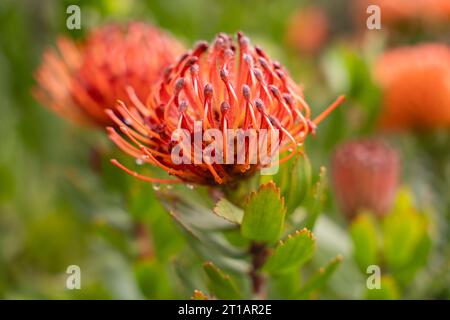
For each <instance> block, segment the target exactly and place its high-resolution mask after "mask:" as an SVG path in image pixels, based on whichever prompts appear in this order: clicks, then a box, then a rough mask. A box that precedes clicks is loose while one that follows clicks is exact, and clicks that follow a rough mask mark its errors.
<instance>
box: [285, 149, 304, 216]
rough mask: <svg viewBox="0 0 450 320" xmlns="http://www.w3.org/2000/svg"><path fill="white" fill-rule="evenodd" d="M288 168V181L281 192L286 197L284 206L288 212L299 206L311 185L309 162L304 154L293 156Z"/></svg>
mask: <svg viewBox="0 0 450 320" xmlns="http://www.w3.org/2000/svg"><path fill="white" fill-rule="evenodd" d="M289 169H290V170H289V172H288V173H287V176H288V181H289V183H288V185H287V187H286V189H285V190H283V192H282V194H283V196H284V197H285V198H286V207H287V210H288V213H289V214H290V213H292V212H294V210H295V209H296V208H297V207H298V206H300V204H301V203H302V202H303V200H304V199H305V196H306V194H307V193H308V192H309V189H310V187H311V163H310V162H309V159H308V158H307V157H306V155H305V156H303V157H298V158H295V159H294V162H293V163H292V165H291V166H290V167H289Z"/></svg>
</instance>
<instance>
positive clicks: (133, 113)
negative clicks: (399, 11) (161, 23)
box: [107, 33, 343, 185]
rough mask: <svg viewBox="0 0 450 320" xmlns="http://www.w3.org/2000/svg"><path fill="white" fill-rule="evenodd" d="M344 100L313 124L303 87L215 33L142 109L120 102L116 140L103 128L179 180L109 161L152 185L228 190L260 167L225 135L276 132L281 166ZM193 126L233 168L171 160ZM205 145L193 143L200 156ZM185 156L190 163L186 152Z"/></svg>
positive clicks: (242, 41) (241, 42)
mask: <svg viewBox="0 0 450 320" xmlns="http://www.w3.org/2000/svg"><path fill="white" fill-rule="evenodd" d="M342 99H343V98H342V97H340V98H339V99H338V100H337V101H336V102H335V103H334V104H333V105H331V106H330V107H329V108H328V109H327V110H325V111H324V112H323V113H322V114H321V115H319V116H318V117H317V118H315V119H314V120H311V119H310V116H311V114H310V108H309V106H308V104H307V103H306V102H305V100H304V98H303V91H302V88H301V87H300V86H298V85H296V84H295V83H294V82H293V80H292V79H291V78H290V77H289V75H288V74H287V72H286V71H285V70H284V69H283V68H282V67H281V66H280V64H279V63H277V62H274V61H272V60H271V59H270V58H269V57H268V56H267V55H266V54H265V53H264V51H262V50H261V49H260V48H258V47H253V46H252V45H250V43H249V40H248V38H247V37H245V36H243V35H242V34H240V33H239V34H238V45H237V46H236V45H235V43H234V42H233V40H232V38H231V37H229V36H228V35H224V34H220V35H218V36H217V38H216V39H215V41H214V43H213V44H212V46H211V47H210V48H209V46H208V44H207V43H206V42H201V43H199V44H198V45H197V46H196V47H195V48H194V49H193V50H192V51H190V52H188V53H186V54H184V55H182V56H181V57H180V59H179V60H178V62H177V63H175V64H173V65H172V66H170V67H169V68H168V69H167V70H166V72H165V75H164V77H163V78H162V79H161V80H160V82H159V83H158V84H157V85H156V86H155V88H154V90H153V92H152V94H151V96H150V97H149V99H147V105H144V104H143V103H142V102H140V101H137V99H135V101H133V104H132V105H127V104H125V103H122V102H119V103H118V106H117V108H116V110H117V112H114V111H113V110H108V111H107V112H108V113H109V115H110V117H111V118H112V119H114V121H115V123H116V124H117V126H118V127H119V128H120V130H121V132H122V135H121V134H119V133H118V132H117V131H116V130H115V129H113V128H108V130H109V135H110V138H111V139H112V141H114V142H115V143H116V144H117V145H118V146H119V147H120V148H121V149H122V150H123V151H125V152H126V153H128V154H130V155H131V156H133V157H135V158H136V159H140V161H143V162H146V163H149V164H152V165H155V166H158V167H161V168H163V169H164V170H166V171H167V172H168V173H169V174H170V175H173V176H176V177H178V178H179V179H156V178H151V177H144V176H141V175H139V174H138V173H136V172H132V171H130V170H129V169H127V168H125V167H124V166H122V165H121V164H120V163H118V162H117V161H116V160H112V162H113V163H114V164H115V165H117V166H118V167H120V168H122V169H124V170H125V171H127V172H128V173H130V174H132V175H134V176H136V177H139V178H141V179H143V180H146V181H149V182H156V183H158V182H162V183H172V182H190V183H196V184H205V185H215V184H227V183H231V182H234V181H236V180H238V179H240V178H242V177H245V176H248V175H251V174H252V173H254V172H255V171H257V170H258V169H261V168H262V167H264V165H263V164H262V163H261V161H259V159H258V161H257V162H256V163H252V164H251V163H250V161H249V159H250V158H251V154H250V152H249V148H245V149H244V150H241V151H239V152H237V151H234V148H233V150H231V149H230V148H229V140H227V141H225V140H226V139H228V138H227V135H226V134H225V131H226V130H233V129H235V130H239V129H241V130H249V129H253V130H255V131H256V132H257V133H258V134H260V132H262V130H263V129H264V130H267V131H269V132H273V131H278V132H279V141H280V144H279V150H278V151H279V152H280V155H281V156H280V158H279V159H278V160H279V161H278V163H283V162H284V161H286V160H288V159H289V158H290V157H292V156H293V155H294V154H296V153H297V152H296V150H298V149H297V147H298V144H301V143H302V142H303V140H304V139H305V138H306V137H307V135H308V134H309V133H311V132H313V131H314V129H315V126H316V125H317V124H318V123H319V122H320V121H321V120H322V119H323V118H324V117H325V116H326V115H327V114H328V113H329V112H331V110H333V109H334V108H335V107H336V106H337V105H338V104H339V103H340V102H341V101H342ZM195 123H199V124H200V128H201V129H202V130H208V129H215V130H217V131H219V132H220V133H222V138H223V139H224V141H223V144H222V149H220V150H219V151H220V152H221V153H222V154H223V156H224V158H225V157H227V155H228V156H230V155H231V159H232V160H233V161H232V163H228V162H227V163H226V164H224V163H217V162H214V163H207V161H203V162H201V163H195V159H193V161H192V163H181V164H176V163H175V162H174V161H173V158H172V151H173V148H174V143H173V141H172V140H171V137H173V136H174V133H175V132H176V131H177V130H179V129H182V130H186V131H187V132H188V133H189V134H191V135H192V134H194V135H195V132H194V131H195ZM192 140H194V139H192ZM192 140H188V144H189V145H191V144H192V150H195V147H196V143H195V141H192ZM233 142H234V141H233ZM232 144H233V143H232ZM210 145H211V143H209V142H205V141H202V142H200V144H198V143H197V147H199V148H200V149H201V151H202V152H203V151H205V150H206V149H207V148H208V146H210ZM248 145H249V143H247V144H246V146H247V147H248ZM239 155H240V156H242V155H243V159H244V160H245V161H244V163H241V164H237V163H238V161H236V158H237V157H238V156H239ZM183 156H186V157H187V158H189V159H191V158H193V157H194V156H192V154H191V153H188V154H183Z"/></svg>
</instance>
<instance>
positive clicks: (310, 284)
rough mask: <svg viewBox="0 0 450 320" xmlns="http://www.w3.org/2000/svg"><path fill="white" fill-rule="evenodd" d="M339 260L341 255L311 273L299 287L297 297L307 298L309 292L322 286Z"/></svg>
mask: <svg viewBox="0 0 450 320" xmlns="http://www.w3.org/2000/svg"><path fill="white" fill-rule="evenodd" d="M341 262H342V256H340V255H339V256H337V257H336V258H334V259H333V260H331V261H330V262H329V263H328V264H327V265H326V266H325V267H323V268H320V269H319V271H318V272H317V273H316V274H314V275H312V276H311V278H309V279H308V281H306V283H305V284H304V285H303V287H302V288H301V289H300V291H299V292H298V294H297V297H298V299H307V298H308V297H309V296H310V294H311V293H313V292H315V291H317V290H319V289H320V288H322V287H323V286H324V285H325V284H326V283H327V281H328V279H329V278H330V277H331V276H332V275H333V273H334V272H335V271H336V269H337V267H338V266H339V265H340V263H341Z"/></svg>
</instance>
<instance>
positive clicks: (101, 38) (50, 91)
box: [34, 22, 183, 126]
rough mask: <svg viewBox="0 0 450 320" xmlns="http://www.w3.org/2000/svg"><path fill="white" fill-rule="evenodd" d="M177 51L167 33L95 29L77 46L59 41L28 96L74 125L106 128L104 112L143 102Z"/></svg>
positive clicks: (134, 26)
mask: <svg viewBox="0 0 450 320" xmlns="http://www.w3.org/2000/svg"><path fill="white" fill-rule="evenodd" d="M182 49H183V48H182V46H181V44H180V43H179V42H178V41H176V40H175V39H174V38H172V37H171V36H169V35H168V34H166V33H164V32H163V31H161V30H160V29H158V28H157V27H154V26H152V25H148V24H145V23H140V22H132V23H129V24H128V25H126V26H125V25H119V24H109V25H106V26H102V27H99V28H97V29H94V30H93V31H92V32H91V33H89V34H88V36H87V39H86V40H85V41H83V42H82V43H76V42H74V41H73V40H70V39H68V38H65V37H61V38H59V39H58V44H57V50H54V49H48V50H47V51H45V53H44V55H43V63H42V65H41V66H40V67H39V68H38V70H37V72H36V79H37V82H38V86H37V87H36V88H35V89H34V96H35V97H36V98H37V99H38V100H39V101H40V102H41V103H42V104H44V105H45V106H47V107H49V108H50V109H51V110H53V111H55V112H56V113H58V114H60V115H62V116H63V117H65V118H67V119H69V120H71V121H74V122H76V123H83V124H94V125H100V126H104V125H106V124H111V119H110V118H109V117H108V116H107V115H106V114H105V112H104V110H105V108H112V107H114V105H115V102H116V100H117V99H120V100H122V101H125V102H127V103H129V102H131V100H132V99H135V98H139V99H145V98H146V97H147V96H148V94H149V92H150V88H151V86H152V85H153V84H154V82H155V81H156V80H157V79H159V77H160V76H161V72H162V70H163V69H164V68H165V67H166V66H167V65H168V64H170V63H172V62H173V61H174V60H175V58H176V57H178V56H179V54H181V52H182ZM128 88H133V90H132V91H130V90H129V89H128ZM129 91H130V92H129Z"/></svg>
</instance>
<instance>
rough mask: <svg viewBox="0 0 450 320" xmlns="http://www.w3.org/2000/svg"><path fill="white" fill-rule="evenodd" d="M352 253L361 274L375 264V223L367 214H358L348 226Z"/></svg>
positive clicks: (376, 242)
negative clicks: (351, 241)
mask: <svg viewBox="0 0 450 320" xmlns="http://www.w3.org/2000/svg"><path fill="white" fill-rule="evenodd" d="M350 234H351V237H352V240H353V252H354V257H355V260H356V263H357V264H358V266H359V268H360V269H361V271H362V272H366V269H367V267H368V266H369V265H373V264H378V263H377V260H378V259H377V251H378V240H377V230H376V227H375V221H374V219H373V217H372V216H371V215H370V214H369V213H363V214H360V215H359V216H358V217H357V218H356V219H355V220H354V221H353V222H352V225H351V226H350Z"/></svg>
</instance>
